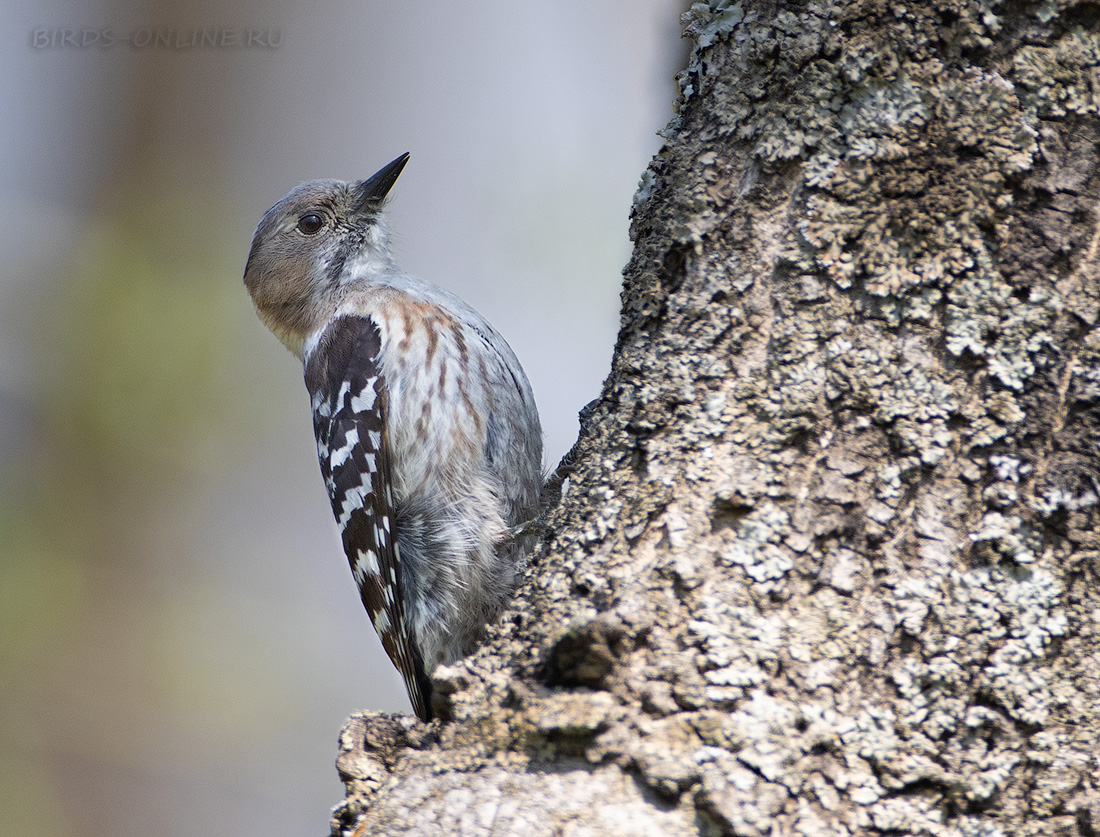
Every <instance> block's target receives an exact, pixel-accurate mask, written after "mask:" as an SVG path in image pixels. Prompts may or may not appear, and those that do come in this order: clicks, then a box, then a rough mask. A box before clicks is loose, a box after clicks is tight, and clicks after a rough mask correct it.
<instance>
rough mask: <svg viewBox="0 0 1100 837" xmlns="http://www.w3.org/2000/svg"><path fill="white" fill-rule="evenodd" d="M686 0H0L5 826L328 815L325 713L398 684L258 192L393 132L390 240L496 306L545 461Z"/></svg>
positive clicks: (592, 386)
mask: <svg viewBox="0 0 1100 837" xmlns="http://www.w3.org/2000/svg"><path fill="white" fill-rule="evenodd" d="M685 5H686V0H602V2H596V3H592V2H586V0H561V1H560V2H555V3H545V2H544V3H516V2H504V0H479V2H473V3H462V4H459V3H443V2H428V0H412V2H403V3H392V2H390V3H384V2H381V0H373V2H362V3H351V2H348V1H347V0H333V2H327V3H320V4H314V5H311V6H309V7H308V8H307V7H306V6H305V5H304V4H303V5H300V6H291V5H290V4H288V3H276V4H261V3H260V2H258V0H256V2H248V0H235V1H234V2H229V3H223V4H214V3H210V4H209V5H205V4H202V3H197V4H182V5H181V4H171V5H170V4H168V3H167V2H150V3H139V2H132V3H123V2H110V0H106V1H105V2H91V3H88V2H84V3H77V2H75V0H74V1H73V2H68V3H67V2H57V0H45V2H37V3H34V4H33V5H32V3H30V2H29V0H9V2H6V3H4V4H3V6H2V7H0V19H2V21H3V24H2V27H0V33H2V46H0V134H2V141H0V142H2V149H3V153H2V154H0V202H2V204H3V207H4V209H5V210H6V217H8V218H9V219H11V220H12V222H13V223H11V224H7V225H4V226H0V834H4V835H8V834H11V835H16V834H19V835H22V834H49V835H62V837H66V835H81V836H83V835H138V834H140V835H147V834H154V833H155V834H161V835H207V834H231V833H232V834H264V835H284V834H285V835H301V834H318V835H319V834H322V833H327V819H328V810H329V807H330V806H331V805H333V804H335V803H336V802H338V801H339V800H340V798H341V795H342V794H341V791H342V788H341V785H340V783H339V781H338V779H337V776H336V771H335V769H334V767H333V760H334V758H335V756H336V736H337V733H338V731H339V729H340V726H341V723H342V722H343V720H344V718H345V717H346V716H347V715H348V714H349V713H350V712H351V711H353V710H355V709H359V708H369V709H381V710H387V711H408V703H407V699H406V697H405V694H404V690H403V688H402V686H401V682H400V679H399V678H398V676H397V674H396V673H395V672H394V670H393V669H392V667H391V666H390V665H389V663H388V661H386V660H385V658H384V655H383V652H382V650H381V647H380V646H379V644H378V641H377V639H376V638H375V636H374V632H373V631H372V630H371V627H370V625H369V623H368V620H367V618H366V615H365V613H364V612H363V610H362V606H361V605H360V603H359V600H358V595H357V593H356V590H355V585H354V583H353V582H352V579H351V574H350V571H349V569H348V566H347V563H346V560H345V558H344V556H343V554H342V552H341V549H340V544H339V539H338V537H337V533H336V528H335V525H334V524H333V521H332V517H331V512H330V509H329V505H328V500H327V498H326V496H325V493H324V488H323V485H322V482H321V478H320V474H319V470H318V466H317V462H316V458H315V456H316V454H315V445H314V442H313V438H312V432H311V424H310V417H309V408H308V399H307V397H306V392H305V388H304V386H303V384H302V380H301V368H300V366H299V364H298V362H297V361H296V360H294V359H293V358H292V357H291V356H290V355H289V354H288V353H287V352H286V351H285V350H284V349H283V348H282V346H281V345H280V344H279V343H278V341H277V340H276V339H275V338H274V337H272V336H271V335H270V334H269V333H268V332H267V331H266V329H264V328H263V326H262V325H261V324H260V322H259V321H258V320H257V318H256V317H255V315H254V314H253V312H252V310H251V307H250V304H249V301H248V298H247V295H246V293H245V291H244V288H243V286H242V284H241V275H242V272H243V269H244V263H245V258H246V256H247V254H248V248H249V243H250V239H251V235H252V231H253V229H254V227H255V224H256V222H257V221H258V220H259V218H260V216H261V214H262V213H263V212H264V211H265V210H266V209H267V208H268V206H270V205H271V204H272V203H274V202H275V200H277V199H278V198H279V197H280V196H281V195H282V194H283V193H285V192H286V191H287V190H288V189H289V188H290V187H291V186H293V185H294V184H296V183H298V182H299V181H301V180H307V179H311V178H315V177H337V178H344V179H359V178H363V177H366V176H368V175H370V174H371V173H373V172H374V171H375V170H376V169H378V168H379V167H380V166H382V165H383V164H384V163H386V162H388V161H389V160H391V159H393V158H394V157H396V156H397V155H398V154H399V153H401V152H403V151H409V152H411V154H412V160H411V162H410V164H409V166H408V167H407V168H406V169H405V172H404V174H403V175H402V176H401V179H400V181H399V182H398V184H397V187H396V189H395V190H394V196H395V200H394V203H393V204H392V208H391V228H392V230H393V231H394V238H395V245H396V251H397V256H398V261H399V263H400V264H401V265H402V266H403V267H404V268H405V269H406V270H408V271H410V272H413V273H417V274H419V275H422V276H425V277H427V278H429V279H431V280H433V281H435V282H438V283H439V284H442V285H445V286H446V287H448V288H450V289H452V290H454V291H456V292H457V293H458V294H459V295H460V296H462V297H464V298H466V299H467V300H468V301H469V302H470V303H471V304H473V305H474V307H475V308H478V309H479V310H480V311H481V312H482V313H483V314H485V315H486V317H487V318H488V319H489V320H490V321H491V322H493V323H494V324H495V325H496V326H497V327H498V328H499V330H500V331H501V332H502V333H503V334H504V336H505V337H506V338H507V339H508V341H509V342H510V343H511V345H512V347H513V348H514V349H515V351H516V353H517V354H518V355H519V357H520V359H521V360H522V362H523V364H524V366H525V367H526V369H527V371H528V374H529V376H530V378H531V381H532V384H533V386H534V389H535V395H536V397H537V399H538V403H539V407H540V409H541V412H542V416H543V422H544V427H545V430H546V463H547V465H548V466H551V465H553V464H555V463H556V462H557V461H558V459H559V458H560V457H561V456H562V455H563V454H564V453H565V451H566V450H567V449H568V448H569V446H570V445H571V444H572V442H573V440H574V438H575V436H576V432H577V422H576V414H577V410H578V409H579V408H580V407H581V406H583V405H584V404H585V403H586V402H587V401H589V400H590V399H591V398H593V397H594V396H595V395H596V394H597V392H598V389H599V385H600V382H601V381H602V379H603V377H604V376H605V374H606V373H607V370H608V368H609V361H610V355H611V350H612V346H613V343H614V338H615V330H616V326H617V316H618V294H619V286H620V274H619V272H620V270H621V268H622V267H623V265H624V264H625V263H626V260H627V258H628V255H629V241H628V239H627V224H628V220H627V219H628V211H629V207H630V203H631V198H632V195H633V193H634V190H635V188H636V185H637V182H638V178H639V176H640V175H641V173H642V171H643V170H644V168H645V166H646V164H647V162H648V160H649V158H650V157H651V155H652V154H654V153H655V152H656V151H657V150H658V148H659V145H660V142H659V140H658V138H657V136H656V135H655V132H656V131H657V130H659V129H660V128H661V127H662V126H663V125H664V124H665V122H666V121H667V120H668V119H669V117H670V116H671V115H672V108H671V103H672V100H673V98H674V93H675V89H674V84H673V75H674V73H675V72H676V70H677V69H679V67H681V66H683V60H684V55H685V52H684V47H683V46H681V43H680V41H679V37H678V36H679V26H678V21H677V17H678V13H679V12H680V11H681V10H682V8H683V7H684V6H685ZM250 30H253V31H251V32H250ZM212 41H216V42H215V43H212ZM16 221H18V222H19V223H14V222H16ZM24 222H25V223H24Z"/></svg>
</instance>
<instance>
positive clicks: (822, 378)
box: [334, 0, 1100, 837]
mask: <svg viewBox="0 0 1100 837" xmlns="http://www.w3.org/2000/svg"><path fill="white" fill-rule="evenodd" d="M683 22H684V25H685V32H686V34H687V35H689V36H691V37H693V38H694V39H695V41H696V47H695V51H694V53H693V55H692V58H691V63H690V65H689V67H688V68H687V69H686V70H685V71H684V72H683V73H682V74H681V77H680V82H681V84H680V87H681V100H680V102H679V103H678V112H677V115H676V117H675V118H674V120H673V121H672V122H671V123H670V125H669V126H668V127H667V128H666V130H665V136H666V139H667V143H666V145H665V147H664V148H663V150H662V151H661V153H660V154H659V155H658V156H657V157H656V158H655V159H654V160H653V162H652V163H651V165H650V167H649V169H648V171H647V172H646V174H645V176H644V177H643V179H642V185H641V187H640V189H639V193H638V195H637V197H636V199H635V203H634V211H633V220H632V236H633V238H634V241H635V249H634V254H633V256H632V258H631V261H630V263H629V265H628V266H627V268H626V270H625V271H624V280H625V281H624V287H623V308H622V322H621V330H620V334H619V340H618V344H617V346H616V349H615V355H614V359H613V362H612V370H611V373H610V375H609V376H608V378H607V380H606V382H605V384H604V388H603V392H602V394H601V396H600V398H599V400H598V401H597V402H596V403H595V404H594V405H593V407H592V409H591V410H590V411H588V412H587V413H586V416H585V421H584V422H583V426H582V432H581V438H580V440H579V442H578V447H577V449H576V452H575V453H576V456H575V469H574V471H573V473H572V475H571V476H570V479H569V482H568V490H567V491H566V492H565V494H564V496H563V498H562V500H561V501H560V503H558V504H557V506H556V507H555V508H553V509H552V510H551V511H550V513H549V518H548V527H549V531H550V532H551V535H550V536H548V537H547V538H546V539H545V541H544V542H543V543H541V544H539V546H538V548H537V550H536V552H535V555H534V556H533V559H532V562H531V564H530V566H529V567H528V569H527V571H526V574H525V577H524V579H523V584H522V585H521V587H520V590H519V592H518V593H517V596H516V600H515V602H514V604H513V606H512V608H511V609H510V611H509V613H508V614H507V615H506V617H505V618H504V619H503V620H502V621H501V623H500V624H498V625H495V626H493V627H492V629H491V630H490V633H489V638H488V641H487V642H486V644H485V646H484V647H483V648H482V649H481V650H479V651H478V652H477V653H475V654H474V655H473V656H471V657H470V658H468V659H466V660H463V661H461V662H459V663H456V664H455V665H453V666H449V667H446V668H443V669H441V670H439V671H437V673H436V675H435V684H436V688H437V691H438V693H439V700H438V708H439V709H440V711H441V714H442V715H443V721H442V723H438V724H437V725H436V726H433V727H432V728H429V729H426V730H425V729H419V728H416V729H414V728H413V727H410V726H409V724H408V723H405V722H403V721H398V720H396V719H393V718H388V717H385V716H372V715H369V714H361V715H357V716H355V717H354V718H353V719H352V721H351V722H350V725H349V727H348V728H347V729H346V730H345V733H344V737H343V739H342V748H343V749H342V754H341V770H342V773H343V775H344V777H345V779H346V781H347V782H348V787H349V799H348V801H347V802H346V803H345V805H344V806H343V807H341V808H340V809H339V810H338V812H337V816H336V819H335V821H334V822H335V826H334V827H335V828H336V830H337V831H339V832H341V833H351V830H352V825H353V823H354V822H355V821H356V819H357V818H358V817H359V816H360V815H361V814H363V813H364V812H365V820H364V821H363V823H362V824H361V826H360V827H361V829H363V830H362V832H361V833H372V834H374V833H377V834H414V833H416V834H423V833H440V832H442V831H443V830H444V829H445V830H447V831H450V832H453V833H457V834H510V833H514V832H516V831H520V830H522V832H523V833H525V834H558V833H567V834H589V833H591V834H624V835H625V834H649V833H652V834H662V835H663V834H670V835H671V834H705V835H709V834H737V835H771V834H795V833H797V834H821V835H844V834H878V833H887V832H889V833H891V834H899V835H901V834H905V835H909V834H911V835H924V834H927V835H950V836H951V837H969V836H970V835H983V836H984V837H993V836H994V835H1001V834H1003V835H1009V834H1012V835H1029V834H1034V835H1040V834H1066V835H1071V834H1075V835H1082V837H1086V836H1087V835H1091V834H1093V833H1095V831H1094V830H1095V829H1097V828H1100V790H1098V784H1100V767H1098V762H1097V749H1096V748H1097V741H1098V740H1100V657H1098V654H1100V652H1098V651H1097V650H1096V649H1097V647H1098V644H1097V641H1098V639H1100V607H1098V600H1100V591H1098V587H1097V584H1098V581H1097V572H1096V567H1097V559H1098V557H1100V551H1098V546H1100V544H1098V540H1100V539H1098V536H1097V535H1096V534H1095V533H1096V530H1097V524H1098V520H1097V517H1098V510H1100V499H1098V495H1100V468H1098V455H1100V447H1098V445H1097V439H1098V438H1100V436H1098V433H1100V330H1098V329H1097V316H1098V313H1100V286H1098V278H1100V268H1098V252H1097V242H1098V241H1100V226H1098V217H1100V216H1098V214H1097V203H1098V198H1100V121H1098V109H1100V36H1098V34H1097V32H1100V15H1098V14H1097V7H1096V6H1095V4H1092V3H1088V2H1086V3H1070V2H1055V1H1054V0H1048V1H1047V2H1043V3H1027V2H992V0H986V1H985V2H977V0H974V1H973V2H971V1H970V0H938V2H932V3H929V4H911V5H904V4H901V3H899V2H886V1H885V0H852V1H851V2H844V0H838V2H831V3H830V2H822V3H806V2H772V3H765V2H761V3H737V4H734V3H731V2H728V0H712V2H710V3H709V4H708V3H696V4H695V5H694V6H692V7H691V9H690V10H689V11H688V12H687V13H686V14H685V15H684V18H683ZM604 800H607V801H606V802H605V801H604ZM604 805H609V806H611V807H610V808H607V809H605V808H604ZM609 812H611V813H609Z"/></svg>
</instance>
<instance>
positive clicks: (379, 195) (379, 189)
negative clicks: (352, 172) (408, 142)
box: [356, 151, 409, 212]
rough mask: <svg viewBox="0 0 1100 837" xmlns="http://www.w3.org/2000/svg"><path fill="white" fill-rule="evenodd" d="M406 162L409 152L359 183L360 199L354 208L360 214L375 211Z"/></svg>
mask: <svg viewBox="0 0 1100 837" xmlns="http://www.w3.org/2000/svg"><path fill="white" fill-rule="evenodd" d="M407 162H409V152H407V151H406V152H405V153H404V154H402V155H401V156H400V157H398V158H397V159H396V160H394V161H393V162H392V163H388V164H387V165H385V166H383V167H382V168H380V169H379V170H378V171H376V172H375V173H374V174H372V175H371V176H370V177H368V178H367V179H366V180H364V181H363V182H362V183H360V184H359V194H360V195H361V197H360V199H359V205H358V206H357V207H356V208H357V209H358V210H359V211H360V212H368V211H371V210H374V209H377V208H378V207H379V206H380V205H381V203H382V201H383V200H384V199H385V197H386V195H388V194H389V191H390V189H392V188H393V184H394V183H396V182H397V177H398V175H400V174H401V169H403V168H405V163H407Z"/></svg>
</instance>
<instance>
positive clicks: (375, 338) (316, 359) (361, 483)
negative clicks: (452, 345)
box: [306, 317, 431, 721]
mask: <svg viewBox="0 0 1100 837" xmlns="http://www.w3.org/2000/svg"><path fill="white" fill-rule="evenodd" d="M381 346H382V342H381V337H380V335H379V332H378V328H377V326H376V325H375V324H374V323H373V322H372V321H371V320H370V319H368V318H365V317H340V318H338V319H336V320H335V321H334V322H333V323H332V324H331V325H330V326H329V327H328V328H327V329H326V330H325V333H324V334H323V335H322V337H321V340H320V342H319V343H318V345H317V348H316V349H315V350H314V351H313V353H312V354H311V355H310V357H309V361H308V362H307V364H306V386H307V387H308V389H309V394H310V399H311V403H312V407H313V430H314V433H315V435H316V436H317V455H318V458H319V459H320V462H321V474H322V475H323V476H324V478H325V485H326V486H327V487H328V494H329V499H330V500H331V501H332V512H333V514H334V515H335V517H336V522H337V524H338V525H339V527H340V532H341V535H342V537H343V541H344V551H345V552H346V553H347V556H348V562H349V563H350V564H351V570H352V573H353V574H354V576H355V581H356V583H357V584H358V585H359V594H360V596H361V597H362V599H363V605H364V606H365V607H366V609H367V613H369V614H370V618H371V621H372V622H373V623H374V629H375V630H376V631H377V632H378V636H379V637H380V638H381V639H382V646H383V647H384V648H385V649H386V653H387V654H389V657H390V659H391V660H392V661H393V664H394V665H395V666H396V667H397V670H398V671H400V672H401V675H402V677H404V679H405V687H406V688H407V689H408V692H409V698H410V699H411V700H412V704H413V709H414V710H415V711H416V714H417V715H418V716H419V717H420V719H421V720H423V721H428V720H431V705H430V702H429V698H430V691H431V682H430V681H429V680H428V677H427V675H426V674H425V672H424V663H423V660H422V659H421V657H420V653H419V650H418V648H417V646H416V643H415V642H414V641H413V638H412V636H411V634H410V629H409V625H408V621H407V620H406V618H405V600H404V596H403V594H402V586H401V563H400V555H399V552H398V546H397V527H396V521H395V519H394V511H393V498H392V493H391V490H392V489H391V486H392V484H393V483H392V480H391V473H390V470H391V467H392V463H391V461H390V454H389V449H388V446H387V440H386V429H385V428H386V403H387V402H386V387H385V380H384V379H383V376H382V372H381V368H380V363H379V353H380V351H381Z"/></svg>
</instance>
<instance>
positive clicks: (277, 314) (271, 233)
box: [244, 154, 409, 358]
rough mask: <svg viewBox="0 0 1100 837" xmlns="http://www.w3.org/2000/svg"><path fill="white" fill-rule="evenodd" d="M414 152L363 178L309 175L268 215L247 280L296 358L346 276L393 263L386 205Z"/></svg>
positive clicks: (332, 304) (267, 319)
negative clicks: (384, 213)
mask: <svg viewBox="0 0 1100 837" xmlns="http://www.w3.org/2000/svg"><path fill="white" fill-rule="evenodd" d="M408 159H409V155H408V154H402V155H401V156H400V157H398V158H397V159H396V160H394V161H393V162H392V163H390V164H389V165H387V166H384V167H383V168H382V169H381V170H379V171H378V172H376V173H375V174H373V175H372V176H371V177H369V178H367V179H366V180H362V181H359V182H350V183H349V182H345V181H341V180H311V181H309V182H308V183H302V184H300V185H298V186H295V187H294V188H293V189H291V190H290V191H289V192H288V193H287V194H286V195H284V196H283V197H282V198H281V199H280V200H279V202H278V203H276V204H275V205H274V206H273V207H271V209H269V210H268V211H267V212H265V213H264V217H263V218H262V219H261V221H260V223H259V226H257V227H256V233H255V235H253V237H252V250H251V252H249V254H248V263H247V264H246V265H245V269H244V284H245V287H246V288H248V293H249V294H250V295H251V296H252V303H253V305H255V306H256V311H257V312H258V313H259V315H260V319H261V320H263V322H264V324H265V325H266V326H267V327H268V328H270V329H271V330H272V332H274V333H275V336H276V337H278V338H279V339H280V340H281V341H282V342H283V344H284V345H285V346H286V347H287V348H288V349H290V351H292V352H293V353H294V354H296V355H297V356H298V357H299V358H300V357H301V356H302V350H303V345H304V342H305V340H306V337H307V336H308V335H309V334H310V333H311V332H313V331H314V330H316V329H317V328H318V327H320V325H322V324H323V323H325V322H326V321H327V320H328V319H329V318H330V317H331V316H332V315H333V313H334V312H335V310H336V308H337V307H338V306H339V303H340V300H341V298H342V297H343V294H344V292H345V289H346V285H347V283H348V282H349V281H353V280H355V279H356V278H358V277H362V276H369V275H370V274H372V273H377V272H381V271H385V270H388V269H390V268H392V266H393V262H392V259H391V257H390V248H389V237H388V235H387V233H386V228H385V224H384V223H383V222H382V217H381V213H382V207H383V205H384V203H385V199H386V195H387V194H388V193H389V191H390V189H391V188H392V187H393V184H394V182H395V181H396V180H397V177H398V175H399V174H401V169H403V168H404V167H405V163H406V162H407V161H408Z"/></svg>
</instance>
